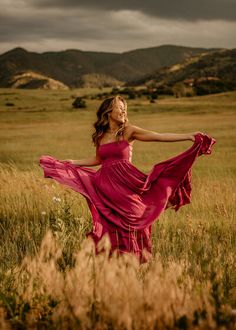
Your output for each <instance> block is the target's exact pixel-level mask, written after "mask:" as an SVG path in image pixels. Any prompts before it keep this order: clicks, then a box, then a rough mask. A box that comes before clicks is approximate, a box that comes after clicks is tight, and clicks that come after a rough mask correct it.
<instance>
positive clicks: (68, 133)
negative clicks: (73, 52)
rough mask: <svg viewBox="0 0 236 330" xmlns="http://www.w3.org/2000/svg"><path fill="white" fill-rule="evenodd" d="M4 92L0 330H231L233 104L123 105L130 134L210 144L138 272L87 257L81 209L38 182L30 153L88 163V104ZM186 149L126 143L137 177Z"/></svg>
mask: <svg viewBox="0 0 236 330" xmlns="http://www.w3.org/2000/svg"><path fill="white" fill-rule="evenodd" d="M10 92H11V95H10V96H9V95H8V94H9V93H8V94H7V93H5V94H4V93H0V105H1V104H4V102H5V101H4V100H5V99H4V98H6V97H7V98H10V97H13V98H14V100H15V103H16V107H15V108H14V109H11V111H5V110H1V111H0V119H1V122H2V123H1V130H0V138H1V140H2V141H3V142H4V143H3V144H2V145H1V146H0V151H1V153H0V160H1V163H0V182H1V186H0V200H1V203H0V261H1V262H0V329H113V328H114V329H149V328H150V329H234V328H235V327H236V316H235V310H236V269H235V265H236V260H235V259H236V257H235V251H236V226H235V218H236V216H235V215H236V208H235V175H234V173H235V164H234V159H235V145H236V144H235V140H236V139H235V124H234V122H235V104H236V93H225V94H223V95H218V96H213V95H212V96H208V97H201V98H186V99H181V100H180V99H177V100H174V99H172V100H169V99H165V100H160V101H158V104H157V105H148V104H147V102H146V101H142V100H140V101H138V103H137V101H136V100H134V101H132V102H131V101H130V104H129V105H130V107H129V110H130V113H129V118H130V121H131V122H132V123H134V124H136V125H138V126H141V127H146V128H147V129H151V130H156V131H159V132H176V133H178V132H182V133H183V132H190V131H197V130H200V131H205V132H207V133H209V134H210V135H212V136H214V137H215V138H216V139H217V145H215V146H214V150H213V154H212V155H211V156H206V157H204V156H202V157H201V158H200V159H199V160H197V162H196V164H195V165H194V168H193V176H192V181H193V182H192V183H193V190H192V200H191V204H190V205H186V206H184V207H183V208H181V209H180V210H179V211H178V212H177V213H175V212H174V211H173V210H170V209H169V210H166V212H164V213H163V214H162V215H161V217H160V219H159V220H157V221H156V222H155V224H154V225H153V233H152V242H153V258H152V259H151V260H150V262H149V263H147V264H144V265H141V266H139V265H138V263H137V260H136V259H135V258H132V256H131V255H124V256H121V257H120V258H118V259H117V258H116V256H114V257H113V258H111V259H108V258H107V254H104V255H99V256H97V257H95V256H94V247H93V245H92V242H91V241H89V240H86V239H85V237H86V236H85V233H86V232H88V231H90V230H91V229H92V219H91V214H90V212H89V209H88V207H87V204H86V201H85V199H84V198H83V197H82V196H81V195H80V194H78V193H76V192H74V191H72V190H70V189H69V188H66V187H63V186H61V185H59V184H57V183H56V182H55V181H53V180H50V179H47V180H45V179H44V178H43V174H42V170H41V169H40V168H39V166H38V159H39V156H40V155H41V154H50V155H53V156H55V157H57V158H58V159H65V158H74V159H76V158H77V159H79V158H85V157H88V156H89V155H90V154H91V155H92V154H93V150H92V148H91V149H90V148H88V146H89V134H88V128H89V127H90V126H91V124H92V122H93V119H94V109H95V108H96V106H97V105H98V102H97V101H96V100H91V101H88V103H89V102H90V103H89V107H90V106H91V108H89V109H88V111H84V112H73V111H69V107H68V104H69V103H68V102H71V97H70V93H71V92H65V93H64V94H63V100H61V101H60V102H59V101H58V98H59V97H60V95H59V94H58V93H55V94H54V93H45V92H40V91H27V92H23V91H10ZM12 93H13V94H12ZM1 102H2V103H1ZM145 102H146V103H145ZM59 103H60V104H59ZM45 104H46V105H47V106H46V108H45V109H42V107H44V106H45ZM17 106H19V107H20V109H18V108H17ZM57 106H58V109H57V110H55V109H56V107H57ZM1 109H2V108H1ZM44 110H45V111H44ZM46 110H47V111H46ZM203 119H204V121H203ZM48 142H49V145H47V144H48ZM190 145H191V143H190V141H184V142H181V143H173V144H165V143H162V144H161V143H158V144H157V143H141V142H139V141H137V143H136V145H135V146H134V154H133V162H134V164H135V165H136V166H137V167H138V168H140V169H141V170H143V171H146V172H147V171H148V170H150V168H151V165H152V164H154V163H157V162H159V161H162V160H164V159H166V158H168V157H171V156H173V155H175V154H177V153H179V152H181V151H184V150H186V148H187V147H189V146H190ZM103 244H104V246H105V247H107V246H109V242H106V241H104V242H101V248H102V245H103Z"/></svg>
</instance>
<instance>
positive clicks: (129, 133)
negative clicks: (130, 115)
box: [124, 123, 135, 143]
mask: <svg viewBox="0 0 236 330" xmlns="http://www.w3.org/2000/svg"><path fill="white" fill-rule="evenodd" d="M134 130H135V126H134V125H132V124H130V123H128V124H126V126H125V129H124V137H125V139H126V140H127V141H128V142H129V143H130V142H133V141H134V138H133V132H134Z"/></svg>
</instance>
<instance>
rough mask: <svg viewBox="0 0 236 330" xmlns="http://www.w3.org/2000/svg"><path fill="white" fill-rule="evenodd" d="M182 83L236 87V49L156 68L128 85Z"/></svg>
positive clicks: (224, 87) (232, 88)
mask: <svg viewBox="0 0 236 330" xmlns="http://www.w3.org/2000/svg"><path fill="white" fill-rule="evenodd" d="M179 83H184V84H186V85H189V86H194V85H195V86H197V85H200V84H203V83H204V84H209V85H210V84H212V85H213V84H215V85H218V86H219V88H221V90H222V91H227V90H234V89H236V49H232V50H220V51H215V52H212V53H205V54H200V55H197V56H194V57H192V58H190V59H187V60H185V61H184V62H183V63H179V64H177V65H173V66H170V67H165V68H162V69H160V70H157V71H156V72H155V73H153V74H152V75H149V76H146V77H144V78H143V79H140V80H136V81H133V82H132V83H130V85H134V86H135V85H143V84H144V85H147V86H152V87H158V88H159V89H160V88H161V87H163V86H169V87H173V86H174V85H176V84H179Z"/></svg>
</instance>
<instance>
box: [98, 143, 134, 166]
mask: <svg viewBox="0 0 236 330" xmlns="http://www.w3.org/2000/svg"><path fill="white" fill-rule="evenodd" d="M132 148H133V146H132V145H131V144H129V142H128V141H127V140H125V139H123V140H121V141H118V142H116V141H114V142H110V143H105V144H101V145H99V147H98V155H99V157H100V160H101V164H102V165H104V164H108V163H110V162H114V161H118V160H126V161H130V162H131V161H132Z"/></svg>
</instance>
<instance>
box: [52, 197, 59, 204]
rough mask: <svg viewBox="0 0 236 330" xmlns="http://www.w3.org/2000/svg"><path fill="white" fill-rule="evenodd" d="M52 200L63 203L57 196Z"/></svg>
mask: <svg viewBox="0 0 236 330" xmlns="http://www.w3.org/2000/svg"><path fill="white" fill-rule="evenodd" d="M52 200H53V201H54V202H59V203H60V202H61V199H60V198H59V197H56V196H53V198H52Z"/></svg>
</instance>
